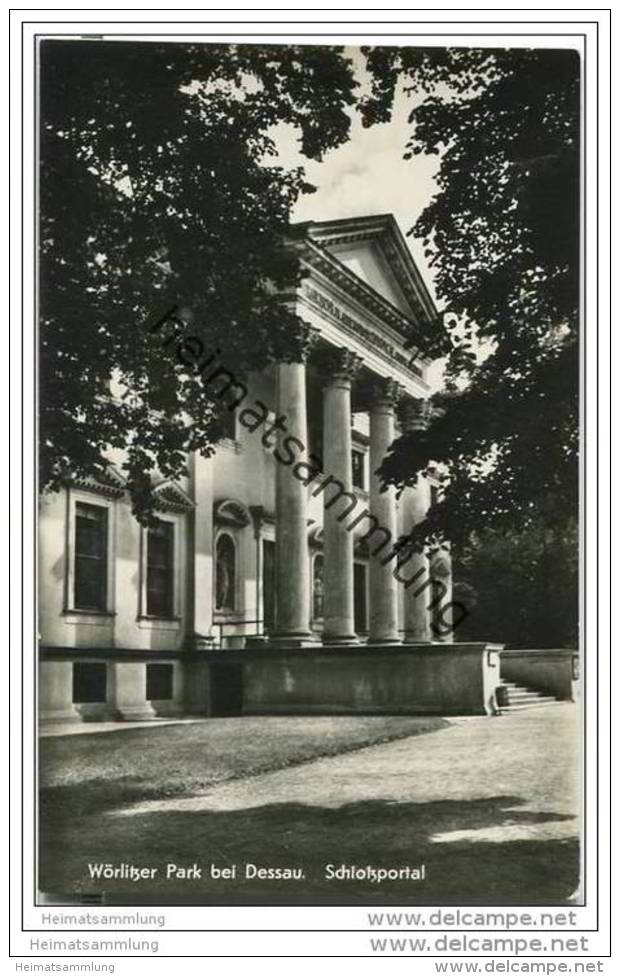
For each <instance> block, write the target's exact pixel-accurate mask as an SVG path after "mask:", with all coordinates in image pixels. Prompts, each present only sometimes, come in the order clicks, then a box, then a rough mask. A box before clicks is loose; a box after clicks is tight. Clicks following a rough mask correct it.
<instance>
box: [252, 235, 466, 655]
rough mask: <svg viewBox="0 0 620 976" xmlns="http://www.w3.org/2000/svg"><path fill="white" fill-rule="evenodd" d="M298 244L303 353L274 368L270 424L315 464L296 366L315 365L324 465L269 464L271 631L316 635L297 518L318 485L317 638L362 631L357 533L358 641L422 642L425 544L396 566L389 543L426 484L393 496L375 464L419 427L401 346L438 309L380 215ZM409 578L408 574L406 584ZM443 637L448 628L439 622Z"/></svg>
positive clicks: (312, 638)
mask: <svg viewBox="0 0 620 976" xmlns="http://www.w3.org/2000/svg"><path fill="white" fill-rule="evenodd" d="M295 246H296V247H297V248H298V252H299V257H300V259H301V262H302V265H303V267H304V269H305V271H306V277H305V279H304V281H303V283H302V285H301V288H300V291H299V293H298V296H297V311H298V313H299V315H300V316H301V317H302V318H303V319H304V320H305V321H306V322H307V323H308V324H309V325H310V327H311V329H312V332H313V341H312V343H311V344H310V346H309V350H308V354H307V356H306V359H305V361H304V362H302V363H294V364H290V363H284V364H281V365H279V366H278V367H277V381H276V382H277V412H278V416H280V417H286V418H287V431H286V433H285V432H280V435H279V436H280V443H281V448H282V452H283V454H284V453H285V451H286V442H287V440H288V441H289V449H290V442H291V438H292V441H293V443H294V445H295V448H296V450H298V451H299V456H300V457H301V458H303V460H306V461H307V462H308V465H309V466H310V465H311V464H312V461H311V459H310V457H309V454H310V449H309V443H310V441H309V431H308V419H307V413H308V409H307V387H308V383H307V375H309V374H312V375H313V376H314V383H313V389H314V390H315V391H318V395H319V396H320V398H321V407H320V416H321V418H322V438H321V440H322V443H321V467H320V471H317V472H316V476H315V477H314V478H313V479H312V480H311V481H302V480H300V479H298V478H297V477H296V476H295V469H291V467H290V466H288V465H286V464H277V465H276V494H275V546H276V594H275V609H276V617H275V627H274V631H273V634H272V636H271V639H272V641H274V642H276V643H280V644H288V645H290V646H300V645H304V644H311V643H316V640H317V635H316V634H313V633H312V628H311V608H310V596H311V592H312V580H311V579H309V578H308V574H309V568H310V563H309V560H308V531H307V526H308V523H309V521H311V518H310V510H311V507H312V501H313V499H314V498H316V497H319V498H320V499H322V512H321V521H322V560H323V561H322V564H321V565H322V567H323V588H324V596H323V626H322V633H321V635H320V636H321V639H322V640H323V642H324V643H326V644H330V645H341V644H344V645H353V644H357V643H359V642H360V635H359V634H357V633H356V630H355V602H354V589H355V580H354V563H355V548H356V541H359V540H362V541H363V540H366V541H367V543H368V604H369V614H368V616H369V631H368V633H367V634H364V640H367V642H368V643H370V644H375V645H381V644H384V645H394V644H399V643H402V642H403V641H404V642H406V643H419V642H425V641H429V640H431V639H432V632H431V617H430V613H429V610H428V603H429V600H431V599H432V596H431V587H430V586H429V585H428V584H429V573H430V565H429V562H428V559H427V557H426V556H425V555H424V554H423V553H411V554H410V555H407V557H406V562H407V573H406V576H403V573H404V569H402V565H403V560H404V557H403V554H402V553H401V554H400V555H399V554H398V553H397V551H396V549H395V548H394V547H395V544H396V542H397V541H398V539H399V537H400V536H402V535H403V534H406V533H408V532H409V530H410V528H411V526H412V525H413V524H415V523H416V522H418V521H420V520H421V519H422V518H423V517H424V514H425V511H426V509H427V508H428V506H429V503H430V489H429V483H428V482H427V481H426V480H425V479H423V478H421V479H420V482H419V484H418V485H417V486H415V487H412V488H406V489H405V491H404V493H403V495H402V497H401V498H400V500H399V499H397V496H396V491H395V489H394V488H393V487H388V488H387V489H386V488H385V487H384V486H383V484H382V482H381V480H380V478H379V477H378V475H377V473H376V472H377V470H378V468H379V467H380V465H381V463H382V461H383V459H384V457H385V456H386V454H387V453H388V451H389V449H390V446H391V444H392V442H393V441H394V440H395V438H396V437H397V436H399V435H400V434H401V433H402V432H404V431H405V430H408V431H411V430H416V429H423V427H424V425H425V423H426V421H427V419H428V410H427V409H426V399H427V397H428V395H429V387H428V384H427V382H426V378H425V376H426V370H427V368H428V365H429V363H428V362H426V361H425V360H424V359H423V358H419V357H415V356H414V357H412V355H411V352H410V349H409V345H410V342H411V337H412V336H415V335H416V334H417V335H420V334H421V333H423V332H424V331H426V330H429V329H432V328H433V327H435V318H436V310H435V308H434V305H433V302H432V299H431V298H430V295H429V294H428V292H427V290H426V288H425V286H424V284H423V282H422V280H421V278H420V276H419V273H418V272H417V269H416V268H415V265H414V263H413V261H412V259H411V256H410V254H409V251H408V249H407V248H406V246H404V243H403V241H402V238H401V235H400V232H399V230H398V228H397V226H396V224H395V222H394V220H393V218H391V217H376V218H368V219H366V218H364V219H354V220H351V221H335V222H333V223H332V222H329V223H324V224H323V223H321V224H310V225H303V227H302V228H300V229H299V230H298V232H297V235H296V238H295ZM317 377H318V382H317ZM358 418H361V419H362V422H363V425H364V427H365V430H366V441H367V447H368V450H367V452H366V453H367V463H368V485H367V491H366V495H365V497H362V495H361V493H360V492H359V491H356V490H355V486H354V484H353V470H352V463H353V440H352V437H353V436H354V434H355V423H354V420H357V419H358ZM412 577H413V578H414V579H415V583H414V584H413V585H411V586H409V585H406V584H407V583H408V581H409V580H410V579H411V578H412ZM425 584H426V585H425ZM401 590H402V591H403V592H402V593H401V592H400V591H401ZM410 591H411V592H410ZM445 638H446V639H448V640H449V639H451V635H450V634H448V633H447V632H446V635H445Z"/></svg>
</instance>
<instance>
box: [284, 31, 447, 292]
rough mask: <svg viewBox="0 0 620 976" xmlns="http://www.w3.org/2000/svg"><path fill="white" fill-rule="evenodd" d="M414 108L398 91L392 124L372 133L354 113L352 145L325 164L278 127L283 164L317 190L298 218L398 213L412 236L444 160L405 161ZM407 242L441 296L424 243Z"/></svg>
mask: <svg viewBox="0 0 620 976" xmlns="http://www.w3.org/2000/svg"><path fill="white" fill-rule="evenodd" d="M347 54H348V56H349V57H351V58H352V60H353V62H354V66H355V71H356V77H357V79H358V80H359V81H360V83H361V85H362V89H361V91H363V90H364V89H365V88H366V86H367V78H366V74H365V71H364V69H363V56H362V54H361V52H360V51H359V49H358V48H350V49H348V50H347ZM359 91H360V89H358V93H359ZM412 104H413V103H412V100H411V98H410V97H409V96H407V95H406V94H405V93H404V92H403V91H402V90H400V91H398V93H397V96H396V100H395V105H394V112H393V115H392V120H391V121H390V122H388V123H385V124H377V125H373V126H371V127H370V128H368V129H364V128H363V126H362V123H361V118H360V116H359V114H358V113H357V112H356V111H355V110H354V109H353V110H351V112H350V115H351V119H352V124H351V132H350V139H349V141H348V142H346V143H345V144H344V145H343V146H340V147H339V148H338V149H334V150H332V151H331V152H329V153H326V155H325V157H324V159H323V160H322V162H320V163H317V162H314V161H312V160H308V159H307V158H306V157H305V156H302V155H301V154H300V153H299V152H298V150H297V137H296V135H295V133H294V131H292V130H291V129H290V127H284V126H282V127H278V129H277V130H275V131H274V138H275V140H276V144H277V146H278V151H279V156H280V162H281V163H282V164H283V165H303V166H304V167H305V170H306V176H307V179H308V181H309V182H310V183H312V184H313V185H314V186H316V187H317V192H316V193H312V194H307V195H304V196H302V197H301V198H300V199H299V200H298V202H297V205H296V207H295V210H294V212H293V219H294V220H299V221H304V220H332V219H337V218H339V217H360V216H369V215H371V214H380V213H392V214H393V215H394V217H395V218H396V220H397V221H398V224H399V226H400V229H401V230H402V232H403V234H405V235H406V234H407V232H408V231H409V230H410V229H411V227H412V226H413V224H414V222H415V220H416V218H417V217H418V215H419V214H420V213H421V212H422V210H423V209H424V208H425V206H426V205H427V204H428V203H429V201H430V200H431V198H432V196H433V194H434V193H435V191H436V189H437V187H436V184H435V181H434V175H435V173H436V170H437V168H438V165H439V157H438V156H422V155H418V156H414V157H413V158H412V159H410V160H405V159H403V153H404V151H405V144H406V142H407V137H408V133H409V132H410V130H411V126H410V124H409V123H408V122H407V116H408V114H409V111H410V110H411V107H412ZM406 239H407V243H408V245H409V247H410V250H411V253H412V255H413V257H414V260H415V262H416V264H417V266H418V268H419V270H420V272H421V274H422V276H423V278H424V280H425V282H426V284H427V286H428V287H429V290H430V292H431V294H433V297H435V296H434V292H433V287H432V275H431V273H430V271H429V268H428V264H427V262H426V260H425V258H424V253H423V247H422V243H421V241H416V240H415V239H414V238H412V237H407V238H406Z"/></svg>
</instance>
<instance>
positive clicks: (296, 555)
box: [271, 363, 312, 645]
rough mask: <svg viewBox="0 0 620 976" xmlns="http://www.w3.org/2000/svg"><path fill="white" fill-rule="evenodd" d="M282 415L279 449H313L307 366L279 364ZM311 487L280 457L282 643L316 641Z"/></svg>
mask: <svg viewBox="0 0 620 976" xmlns="http://www.w3.org/2000/svg"><path fill="white" fill-rule="evenodd" d="M276 375H277V417H276V430H278V446H279V447H280V451H279V453H280V454H281V456H282V457H286V456H287V450H286V448H285V446H284V442H285V441H286V440H287V438H289V437H294V438H295V439H296V440H297V441H298V442H300V443H301V444H303V446H304V448H307V444H308V430H307V419H306V366H305V363H279V364H278V366H277V374H276ZM307 508H308V492H307V488H306V486H305V485H304V484H303V483H302V482H301V481H300V480H299V479H298V478H296V477H295V475H294V473H293V471H292V469H291V467H290V466H289V465H287V464H284V463H281V462H279V461H278V460H277V458H276V607H275V617H276V621H275V633H274V634H273V636H272V638H271V640H272V641H275V642H277V643H286V644H291V645H300V644H301V645H303V644H306V643H309V642H311V639H312V635H311V632H310V559H309V555H308V515H307Z"/></svg>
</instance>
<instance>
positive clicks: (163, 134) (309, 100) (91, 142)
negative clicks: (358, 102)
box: [40, 41, 355, 516]
mask: <svg viewBox="0 0 620 976" xmlns="http://www.w3.org/2000/svg"><path fill="white" fill-rule="evenodd" d="M354 88H355V82H354V80H353V77H352V72H351V68H350V64H349V62H348V61H347V60H346V58H344V57H343V56H342V53H341V52H340V50H339V49H336V48H329V47H322V48H316V47H305V46H303V47H297V46H288V47H277V48H276V47H273V48H272V47H265V46H261V47H258V46H236V45H227V46H215V45H195V44H192V45H185V44H179V45H177V44H158V43H154V44H150V43H149V44H146V43H133V42H131V43H129V42H128V43H125V42H98V41H85V42H74V41H47V42H44V44H43V46H42V49H41V130H40V131H41V167H40V210H41V222H40V267H41V280H40V299H41V301H40V380H41V390H40V394H41V395H40V434H41V454H40V480H41V486H42V488H44V489H46V488H56V487H58V486H59V485H60V484H62V482H63V479H64V478H65V476H66V475H67V472H68V471H74V472H79V473H86V474H88V475H92V474H97V473H98V472H99V473H100V472H101V471H102V470H103V469H104V468H105V466H106V463H107V456H108V455H109V452H110V450H112V451H117V452H119V456H120V455H121V454H122V455H124V458H125V460H124V462H123V463H124V467H125V474H126V475H128V478H129V487H130V491H131V493H132V496H133V501H134V508H135V511H136V514H138V515H139V516H142V515H143V514H144V512H145V511H147V509H148V505H149V488H148V486H149V481H150V473H151V472H153V471H154V470H155V469H158V470H159V472H160V473H161V474H162V475H163V476H164V477H178V476H179V475H180V474H181V473H182V472H183V469H184V461H185V452H187V451H190V450H197V451H200V452H201V453H203V454H208V453H209V452H210V450H211V447H212V445H213V443H214V442H216V441H217V440H218V439H219V437H220V436H221V435H222V431H223V418H222V412H223V411H225V410H226V404H225V403H224V404H222V403H221V402H220V403H218V402H217V400H214V398H213V396H211V395H210V394H209V391H208V389H207V388H206V387H205V386H204V385H203V384H202V382H201V380H200V377H199V376H198V375H196V374H195V373H192V371H191V370H188V369H187V368H183V367H182V366H181V364H180V363H178V362H177V361H176V359H175V358H174V356H173V355H171V354H170V353H169V352H168V353H167V352H165V351H164V352H162V349H161V348H160V345H159V344H158V343H154V342H153V339H152V337H150V336H149V335H148V334H147V333H146V332H145V330H144V329H143V328H142V327H141V326H142V324H143V323H144V322H145V320H147V319H148V318H149V317H150V316H152V315H153V313H154V312H157V311H158V310H160V309H162V308H168V307H170V306H171V305H174V304H175V303H178V304H179V305H180V306H183V307H186V308H191V310H192V334H193V335H198V336H199V337H200V338H201V340H202V341H203V344H204V347H205V349H206V350H208V351H215V350H216V349H218V348H219V349H220V350H221V351H222V355H221V359H223V360H225V361H227V362H230V363H232V364H234V370H235V374H236V375H237V376H243V375H245V374H246V373H248V372H250V371H252V370H258V369H262V368H264V367H265V366H266V365H267V364H268V363H270V362H273V361H274V360H276V359H285V360H286V359H296V358H299V355H300V350H301V347H302V345H303V343H304V342H305V339H306V328H305V326H304V324H303V322H301V321H300V320H299V319H298V318H297V316H296V315H294V314H292V313H291V311H290V310H289V309H288V308H287V306H286V303H285V302H283V300H282V296H283V295H286V293H287V291H290V289H291V288H292V287H294V286H295V285H296V283H297V281H298V276H299V270H298V266H297V264H296V262H295V260H294V259H293V258H292V256H291V253H290V252H289V251H288V250H287V249H286V247H285V236H286V231H287V228H288V224H289V215H290V211H291V207H292V205H293V203H294V202H295V200H296V199H297V197H298V195H299V194H300V193H302V192H306V191H309V190H311V189H312V187H310V186H309V185H308V184H307V183H306V182H305V181H304V176H303V171H302V170H301V169H296V170H293V171H285V170H284V169H283V168H282V167H280V166H278V165H276V163H275V161H274V160H273V159H270V157H272V156H273V155H274V142H273V139H272V137H271V135H270V132H271V128H272V127H273V126H276V125H278V124H281V123H288V124H291V125H294V126H295V127H296V128H297V130H298V134H299V138H300V142H301V148H302V151H303V152H304V153H305V155H307V156H308V157H311V158H313V159H320V158H321V156H322V154H323V153H324V152H325V151H326V150H327V149H329V148H330V147H333V146H336V145H338V144H340V143H341V142H343V141H344V140H345V139H346V138H347V134H348V130H349V117H348V115H347V114H346V112H345V108H346V107H347V106H348V105H350V104H351V103H352V102H353V91H354ZM111 379H112V380H113V381H114V383H115V386H113V387H112V390H116V392H117V393H119V391H120V394H119V395H116V396H111V395H110V389H111V387H110V380H111Z"/></svg>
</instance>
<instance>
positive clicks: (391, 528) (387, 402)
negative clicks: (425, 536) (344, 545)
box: [368, 379, 401, 644]
mask: <svg viewBox="0 0 620 976" xmlns="http://www.w3.org/2000/svg"><path fill="white" fill-rule="evenodd" d="M400 394H401V388H400V387H399V386H398V384H397V383H395V382H394V381H393V380H391V379H383V380H377V381H376V382H375V384H374V387H373V390H372V394H371V396H372V399H371V406H370V514H371V516H372V517H373V519H374V522H373V525H375V526H376V527H377V529H379V528H380V529H382V530H384V531H383V533H382V535H383V539H384V542H385V544H384V545H381V547H380V548H379V549H377V547H376V546H374V547H373V543H372V541H370V540H369V545H370V562H369V580H370V634H369V636H368V643H369V644H397V643H400V640H401V635H400V634H399V633H398V590H397V587H398V586H400V584H399V582H398V580H397V579H396V577H395V576H394V567H395V565H396V563H395V559H394V558H392V559H389V555H390V553H391V552H393V545H394V544H395V543H396V541H397V539H398V525H397V518H396V491H395V489H394V487H390V488H388V489H387V490H386V491H382V490H381V486H382V482H381V479H380V478H379V477H378V475H377V474H376V471H377V469H378V468H379V466H380V465H381V462H382V461H383V458H384V457H385V455H386V454H387V453H388V450H389V447H390V445H391V444H392V442H393V440H394V410H395V405H396V403H397V401H398V399H399V397H400ZM386 540H387V541H386Z"/></svg>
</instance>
